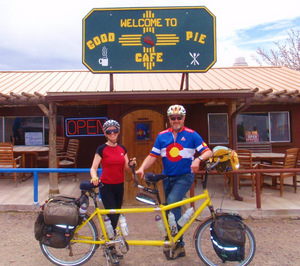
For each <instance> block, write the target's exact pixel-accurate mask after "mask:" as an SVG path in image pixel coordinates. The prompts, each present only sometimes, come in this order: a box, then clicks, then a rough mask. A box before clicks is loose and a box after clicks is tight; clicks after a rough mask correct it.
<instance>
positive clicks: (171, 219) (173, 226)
mask: <svg viewBox="0 0 300 266" xmlns="http://www.w3.org/2000/svg"><path fill="white" fill-rule="evenodd" d="M168 222H169V227H170V230H171V235H172V236H175V235H176V234H177V232H178V228H177V224H176V221H175V216H174V214H173V213H172V212H169V214H168Z"/></svg>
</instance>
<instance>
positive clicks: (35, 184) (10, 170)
mask: <svg viewBox="0 0 300 266" xmlns="http://www.w3.org/2000/svg"><path fill="white" fill-rule="evenodd" d="M89 172H90V168H0V173H33V202H34V203H33V204H34V205H39V201H38V186H39V175H38V173H89ZM101 172H102V169H99V170H98V173H99V175H100V174H101Z"/></svg>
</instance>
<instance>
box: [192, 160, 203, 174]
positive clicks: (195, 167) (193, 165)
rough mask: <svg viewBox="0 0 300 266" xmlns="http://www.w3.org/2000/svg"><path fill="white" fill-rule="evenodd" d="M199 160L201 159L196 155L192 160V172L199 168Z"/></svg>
mask: <svg viewBox="0 0 300 266" xmlns="http://www.w3.org/2000/svg"><path fill="white" fill-rule="evenodd" d="M200 162H201V160H200V159H199V158H198V157H197V158H195V160H194V161H193V162H192V165H191V170H192V172H193V173H196V172H197V171H198V170H199V166H200Z"/></svg>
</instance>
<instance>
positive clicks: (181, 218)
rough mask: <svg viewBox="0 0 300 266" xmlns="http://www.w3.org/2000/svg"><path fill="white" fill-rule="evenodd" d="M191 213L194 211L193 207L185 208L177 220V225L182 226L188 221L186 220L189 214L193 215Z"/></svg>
mask: <svg viewBox="0 0 300 266" xmlns="http://www.w3.org/2000/svg"><path fill="white" fill-rule="evenodd" d="M193 213H194V208H193V207H191V208H189V209H187V210H186V211H185V213H184V214H183V215H182V216H181V217H180V219H179V220H178V221H177V223H178V225H180V226H181V227H183V226H184V225H185V224H186V223H187V222H188V220H189V219H190V218H191V216H192V215H193Z"/></svg>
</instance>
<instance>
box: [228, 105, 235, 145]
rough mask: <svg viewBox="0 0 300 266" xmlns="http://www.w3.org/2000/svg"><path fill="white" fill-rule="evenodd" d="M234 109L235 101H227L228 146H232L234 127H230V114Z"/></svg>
mask: <svg viewBox="0 0 300 266" xmlns="http://www.w3.org/2000/svg"><path fill="white" fill-rule="evenodd" d="M235 110H236V103H235V102H234V101H229V103H228V124H229V125H228V128H229V147H230V148H233V137H232V135H233V130H236V128H232V114H233V113H234V112H235Z"/></svg>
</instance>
